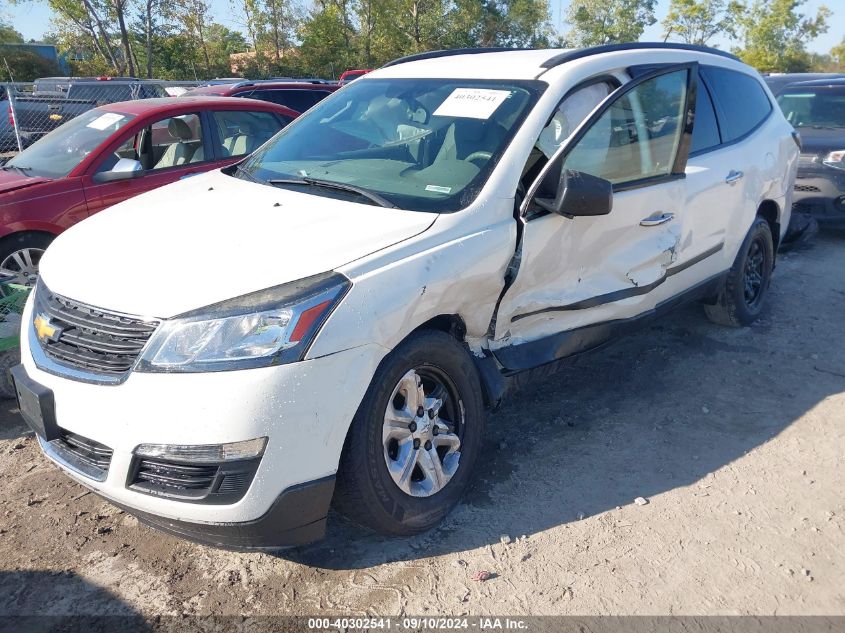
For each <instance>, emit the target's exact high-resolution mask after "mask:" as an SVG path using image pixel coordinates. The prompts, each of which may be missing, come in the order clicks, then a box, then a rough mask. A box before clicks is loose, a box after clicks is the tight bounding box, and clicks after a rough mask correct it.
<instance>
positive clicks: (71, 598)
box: [0, 234, 845, 615]
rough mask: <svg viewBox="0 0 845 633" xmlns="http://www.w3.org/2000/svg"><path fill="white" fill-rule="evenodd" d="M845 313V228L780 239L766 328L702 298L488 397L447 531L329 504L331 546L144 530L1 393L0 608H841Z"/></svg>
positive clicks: (844, 579) (844, 583) (831, 611)
mask: <svg viewBox="0 0 845 633" xmlns="http://www.w3.org/2000/svg"><path fill="white" fill-rule="evenodd" d="M843 315H845V235H844V234H834V235H823V236H821V237H820V238H819V239H818V240H817V242H816V243H815V245H814V246H813V247H812V248H810V249H807V250H802V251H799V252H794V253H790V254H787V255H784V256H782V258H781V259H780V262H779V265H778V269H777V271H776V275H775V281H774V284H773V292H772V295H771V300H770V308H769V310H768V312H767V314H766V315H765V317H764V318H763V319H762V320H761V321H759V322H758V323H757V324H755V325H754V326H753V327H751V328H745V329H738V330H732V329H723V328H720V327H718V326H715V325H711V324H710V323H709V322H707V320H706V319H705V318H704V316H703V313H702V311H701V310H700V308H699V307H698V306H689V307H688V308H686V309H684V310H682V311H680V312H678V313H675V314H674V315H672V316H669V317H667V318H664V319H663V320H661V321H659V322H658V323H657V324H656V325H655V326H653V327H651V328H650V329H648V330H644V331H643V332H641V333H639V334H636V335H633V336H631V337H629V338H628V339H626V340H625V341H623V342H620V343H618V344H616V345H614V346H611V347H608V348H606V349H604V350H602V351H600V352H597V353H595V354H593V355H592V356H591V357H590V358H588V359H587V360H585V361H583V362H581V363H580V364H578V365H576V366H573V367H571V368H569V369H567V370H565V371H563V372H562V373H559V374H557V375H555V376H553V377H551V378H548V379H544V380H542V381H538V382H537V383H536V384H535V385H533V386H531V387H529V388H527V389H525V390H523V391H521V392H520V393H519V394H517V395H516V396H515V397H514V398H513V399H511V400H510V401H509V402H508V403H507V404H506V405H505V406H504V407H502V408H501V409H499V410H498V411H495V412H493V413H492V414H491V416H490V422H489V431H488V433H489V437H488V439H487V443H486V449H485V451H484V454H483V458H482V460H481V461H482V463H481V466H480V470H479V472H478V476H477V479H476V482H475V484H474V486H473V487H472V489H471V490H470V492H469V494H468V495H467V496H466V498H465V499H464V501H463V503H461V505H460V506H458V508H456V509H455V511H454V512H453V513H452V514H451V515H450V516H449V517H448V518H447V520H446V522H445V523H444V524H443V525H441V526H440V527H438V528H436V529H435V530H433V531H431V532H429V533H427V534H424V535H421V536H419V537H415V538H413V539H411V540H390V539H384V538H380V537H377V536H374V535H372V534H367V533H365V532H363V531H362V530H359V529H357V528H355V527H353V526H351V525H349V524H346V523H345V522H344V521H343V520H342V519H340V518H339V517H337V516H332V517H330V524H329V535H328V538H327V539H326V540H325V541H322V542H321V543H318V544H316V545H313V546H310V547H308V548H305V549H302V550H298V551H288V552H286V553H284V554H283V555H278V556H277V555H269V554H236V553H230V552H224V551H220V550H215V549H210V548H206V547H202V546H198V545H194V544H191V543H187V542H184V541H180V540H177V539H175V538H172V537H170V536H166V535H163V534H160V533H157V532H154V531H152V530H150V529H148V528H146V527H144V526H142V525H139V524H138V522H137V521H136V520H135V519H134V518H133V517H131V516H129V515H127V514H124V513H122V512H120V511H119V510H117V509H116V508H114V507H112V506H110V505H109V504H108V503H106V502H104V501H102V500H101V499H99V498H97V497H96V496H95V495H93V494H90V493H86V489H84V488H82V487H81V486H78V485H76V484H74V483H72V482H71V481H70V480H69V479H68V478H67V477H65V476H64V475H63V474H62V473H61V472H59V470H58V469H57V468H56V467H54V466H53V465H52V464H50V463H49V462H48V461H47V460H46V459H45V458H44V457H43V456H42V455H41V453H40V451H39V450H38V448H37V445H36V442H35V440H34V439H33V437H32V436H30V435H27V434H26V433H25V432H24V428H23V426H22V424H21V423H20V421H19V418H18V417H17V414H16V411H15V409H14V408H13V405H11V404H9V403H8V402H6V403H5V405H4V409H3V412H2V415H0V615H12V614H18V615H24V614H32V613H54V614H127V613H133V612H136V613H137V612H140V613H142V614H145V615H164V614H207V613H214V614H245V615H250V614H280V613H284V614H309V615H313V614H321V615H322V614H338V615H354V614H380V615H389V614H400V613H402V614H418V615H435V614H438V615H446V614H454V615H457V614H465V613H466V614H489V613H496V614H514V615H527V614H534V615H538V614H579V615H588V614H658V615H662V614H672V615H680V614H686V615H700V614H721V615H733V614H758V615H762V614H772V615H774V614H777V615H784V614H827V615H842V614H845V336H843V326H845V317H844V316H843ZM637 497H643V498H644V499H646V500H647V504H645V505H639V504H637V503H635V499H636V498H637ZM480 570H487V571H489V572H491V574H493V576H492V578H490V579H489V580H487V581H486V582H475V581H473V580H472V579H471V578H472V576H473V574H475V573H476V572H478V571H480Z"/></svg>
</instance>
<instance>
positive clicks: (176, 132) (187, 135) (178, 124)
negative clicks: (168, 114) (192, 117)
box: [167, 117, 194, 141]
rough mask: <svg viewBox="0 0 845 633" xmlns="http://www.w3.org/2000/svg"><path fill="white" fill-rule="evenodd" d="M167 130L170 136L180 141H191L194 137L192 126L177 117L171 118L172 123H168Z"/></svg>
mask: <svg viewBox="0 0 845 633" xmlns="http://www.w3.org/2000/svg"><path fill="white" fill-rule="evenodd" d="M167 131H168V132H170V136H172V137H173V138H177V139H179V140H180V141H190V140H191V139H192V138H194V133H193V132H192V131H191V126H190V125H188V124H187V123H185V121H184V120H182V119H177V118H175V117H174V118H172V119H170V123H168V124H167Z"/></svg>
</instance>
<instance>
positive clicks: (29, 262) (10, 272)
mask: <svg viewBox="0 0 845 633" xmlns="http://www.w3.org/2000/svg"><path fill="white" fill-rule="evenodd" d="M52 241H53V236H52V235H47V234H46V233H16V234H14V235H9V236H7V237H4V238H3V239H2V240H0V275H2V276H3V278H4V279H5V281H8V282H11V283H15V284H20V285H21V286H27V287H30V288H31V287H32V286H34V285H35V282H36V281H37V280H38V269H39V266H40V264H41V256H42V255H44V251H45V250H47V247H48V246H49V245H50V242H52Z"/></svg>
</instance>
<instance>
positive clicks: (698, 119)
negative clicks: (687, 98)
mask: <svg viewBox="0 0 845 633" xmlns="http://www.w3.org/2000/svg"><path fill="white" fill-rule="evenodd" d="M719 143H721V138H720V137H719V125H718V123H716V111H715V110H714V109H713V100H712V99H711V98H710V93H709V92H708V91H707V86H705V85H704V83H703V82H702V81H699V82H698V94H697V97H696V100H695V125H694V126H693V129H692V145H691V147H690V153H694V152H702V151H704V150H708V149H712V148H714V147H717V146H718V145H719Z"/></svg>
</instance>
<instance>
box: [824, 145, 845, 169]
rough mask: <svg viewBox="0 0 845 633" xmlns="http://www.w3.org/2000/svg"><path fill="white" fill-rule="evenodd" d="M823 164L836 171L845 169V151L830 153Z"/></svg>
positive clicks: (839, 150)
mask: <svg viewBox="0 0 845 633" xmlns="http://www.w3.org/2000/svg"><path fill="white" fill-rule="evenodd" d="M822 162H823V163H824V164H825V165H827V166H828V167H833V168H834V169H845V149H838V150H836V151H833V152H830V154H828V155H827V156H825V157H824V160H823V161H822Z"/></svg>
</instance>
